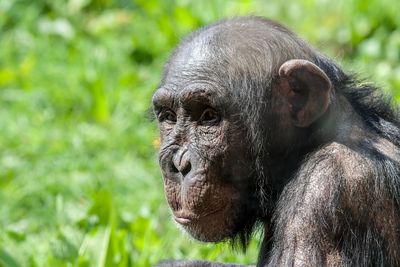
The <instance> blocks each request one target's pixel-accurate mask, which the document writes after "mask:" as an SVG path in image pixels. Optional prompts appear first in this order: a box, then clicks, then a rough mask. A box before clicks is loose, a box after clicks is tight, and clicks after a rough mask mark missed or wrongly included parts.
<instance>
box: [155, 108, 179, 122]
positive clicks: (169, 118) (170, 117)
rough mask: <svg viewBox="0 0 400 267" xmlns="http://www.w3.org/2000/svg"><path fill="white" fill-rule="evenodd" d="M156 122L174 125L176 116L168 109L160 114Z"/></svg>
mask: <svg viewBox="0 0 400 267" xmlns="http://www.w3.org/2000/svg"><path fill="white" fill-rule="evenodd" d="M158 120H159V121H160V122H163V121H166V122H168V123H175V122H176V114H175V112H173V111H172V110H170V109H167V110H163V111H161V112H160V114H159V116H158Z"/></svg>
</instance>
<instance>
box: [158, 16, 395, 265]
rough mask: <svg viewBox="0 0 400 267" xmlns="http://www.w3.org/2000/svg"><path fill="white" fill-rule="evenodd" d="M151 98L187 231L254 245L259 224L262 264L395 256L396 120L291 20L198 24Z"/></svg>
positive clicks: (379, 261)
mask: <svg viewBox="0 0 400 267" xmlns="http://www.w3.org/2000/svg"><path fill="white" fill-rule="evenodd" d="M153 109H154V113H155V116H156V117H157V120H158V124H159V130H160V138H161V146H160V151H159V162H160V166H161V171H162V175H163V178H164V188H165V195H166V199H167V201H168V204H169V206H170V208H171V210H172V215H173V218H174V220H175V221H176V222H177V223H178V224H179V225H180V226H181V227H182V228H183V229H185V230H186V231H187V232H188V233H189V234H190V235H191V236H192V237H194V238H196V239H198V240H201V241H204V242H220V241H225V240H228V241H233V243H234V244H236V243H239V245H241V246H242V247H243V248H245V247H246V245H247V244H248V241H249V238H250V236H251V233H252V231H253V230H254V228H255V227H257V226H258V225H261V226H262V229H263V233H264V239H263V241H262V246H261V248H260V253H259V258H258V261H257V266H267V265H268V266H400V252H399V251H400V234H399V233H400V208H399V203H400V148H399V147H400V119H399V117H398V115H397V113H396V112H395V111H394V110H393V109H392V107H391V106H390V103H388V102H387V100H386V99H385V98H384V97H381V96H380V95H379V91H378V90H377V89H376V88H374V87H372V86H371V85H368V84H360V83H359V82H358V81H357V80H356V79H355V78H354V77H353V76H350V75H347V74H345V73H344V72H343V71H342V70H341V69H340V68H339V67H338V66H337V65H336V64H335V63H334V62H332V61H331V60H330V59H328V58H327V57H325V56H324V55H322V54H321V53H319V52H318V51H316V50H315V49H313V48H312V47H310V46H309V45H308V44H307V43H305V42H304V41H303V40H301V39H300V38H298V37H297V36H296V35H295V34H293V33H292V32H290V31H289V30H288V29H286V28H284V27H283V26H281V25H279V24H277V23H275V22H272V21H269V20H265V19H262V18H258V17H243V18H235V19H231V20H226V21H222V22H219V23H216V24H214V25H211V26H208V27H205V28H203V29H200V30H199V31H197V32H195V33H193V34H192V35H190V36H189V37H188V38H187V39H185V40H184V41H183V42H182V43H181V44H180V45H179V46H178V48H177V49H176V50H175V52H174V53H173V55H172V56H171V58H170V60H169V62H168V63H167V64H166V67H165V71H164V75H163V78H162V81H161V83H160V86H159V88H158V89H157V90H156V92H155V94H154V96H153ZM235 242H236V243H235ZM158 266H203V267H206V266H234V265H230V264H223V263H216V262H207V261H174V260H169V261H164V262H161V263H160V264H159V265H158Z"/></svg>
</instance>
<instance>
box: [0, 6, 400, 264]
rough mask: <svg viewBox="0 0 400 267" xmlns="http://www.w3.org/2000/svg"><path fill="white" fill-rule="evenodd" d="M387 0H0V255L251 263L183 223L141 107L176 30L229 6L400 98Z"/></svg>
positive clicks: (70, 260)
mask: <svg viewBox="0 0 400 267" xmlns="http://www.w3.org/2000/svg"><path fill="white" fill-rule="evenodd" d="M396 5H397V2H396V1H395V0H393V1H389V0H384V1H382V0H379V1H378V0H376V1H368V2H366V1H361V0H353V1H336V2H331V3H329V1H316V0H302V1H296V2H293V3H292V4H291V5H287V4H286V2H283V3H281V2H280V1H268V2H267V1H244V0H243V1H236V2H233V1H196V2H194V1H193V2H190V1H171V0H170V1H155V0H137V1H123V0H120V1H115V2H113V1H109V0H98V1H94V0H93V1H90V0H87V1H84V0H70V1H61V0H59V1H46V0H38V1H1V0H0V266H1V267H3V266H4V267H6V266H7V267H8V266H10V267H11V266H12V267H14V266H150V265H152V264H154V263H155V262H157V261H159V260H160V259H164V258H181V259H187V258H197V259H209V260H219V261H229V262H239V263H252V262H255V259H256V257H257V247H258V239H257V238H256V239H255V240H254V242H253V243H252V244H251V246H250V248H249V251H248V253H247V254H245V255H244V254H242V253H240V252H235V251H231V250H230V248H229V246H228V245H224V244H222V245H212V244H211V245H210V244H200V243H198V242H196V241H192V240H190V239H189V238H188V237H187V236H186V235H185V234H183V233H181V232H180V231H179V230H178V229H177V227H176V226H175V225H174V223H173V222H172V220H171V219H170V215H169V209H168V207H167V204H166V202H165V200H164V195H163V188H162V180H161V177H160V173H159V169H158V165H157V157H156V148H155V146H154V144H155V143H156V140H157V129H156V125H155V123H154V122H152V121H151V120H150V118H149V117H150V116H149V112H148V109H149V107H150V99H151V95H152V93H153V92H154V89H155V88H156V87H157V84H158V81H159V79H160V76H161V70H162V65H163V63H164V62H165V60H166V59H167V56H168V54H169V52H170V51H171V49H172V48H173V47H174V46H175V45H176V44H177V42H179V40H181V38H182V37H183V36H184V35H185V34H187V33H188V32H190V31H192V30H193V29H195V28H197V27H200V26H201V25H204V24H207V23H210V22H212V21H215V20H217V19H219V18H223V17H225V16H233V15H240V14H250V13H251V14H258V15H264V16H268V17H272V18H275V19H278V20H279V21H281V22H282V23H285V24H287V25H289V26H290V27H291V28H292V29H293V30H295V31H296V32H298V33H299V34H301V35H302V36H303V37H305V38H306V39H308V40H310V42H311V43H313V44H314V45H315V46H317V47H319V48H320V49H321V50H323V51H324V52H327V53H328V54H330V55H331V56H333V57H335V58H337V59H338V60H339V61H342V63H344V65H345V66H346V68H347V69H349V70H359V71H360V72H362V73H364V74H365V75H367V76H371V77H372V78H373V79H374V80H376V81H378V84H380V85H382V86H384V87H385V88H386V90H387V91H388V92H391V93H393V94H394V95H395V96H396V98H398V97H399V96H400V91H396V90H395V88H400V67H399V62H400V60H399V59H400V31H399V27H400V17H399V16H397V13H396V12H397V10H396V8H394V7H395V6H396Z"/></svg>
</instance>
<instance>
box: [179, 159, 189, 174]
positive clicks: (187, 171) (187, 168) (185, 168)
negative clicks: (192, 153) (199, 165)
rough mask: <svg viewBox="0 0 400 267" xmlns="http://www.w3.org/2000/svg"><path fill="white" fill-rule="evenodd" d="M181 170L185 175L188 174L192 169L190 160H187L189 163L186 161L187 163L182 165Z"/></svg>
mask: <svg viewBox="0 0 400 267" xmlns="http://www.w3.org/2000/svg"><path fill="white" fill-rule="evenodd" d="M181 167H182V168H181V170H180V172H181V173H182V175H183V176H186V174H188V173H189V172H190V170H191V169H192V164H190V161H187V163H185V165H183V166H181Z"/></svg>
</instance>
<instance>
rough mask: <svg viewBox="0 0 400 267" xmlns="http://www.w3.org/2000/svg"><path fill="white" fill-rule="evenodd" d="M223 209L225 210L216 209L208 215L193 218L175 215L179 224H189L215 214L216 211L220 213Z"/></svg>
mask: <svg viewBox="0 0 400 267" xmlns="http://www.w3.org/2000/svg"><path fill="white" fill-rule="evenodd" d="M222 210H223V209H220V210H216V211H214V212H211V213H209V214H207V215H205V216H203V217H200V218H193V219H191V218H182V217H175V216H174V219H175V221H176V222H177V223H179V224H182V225H187V224H190V223H192V222H193V221H198V220H201V219H204V218H207V217H210V216H211V215H214V214H216V213H218V212H221V211H222Z"/></svg>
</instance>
